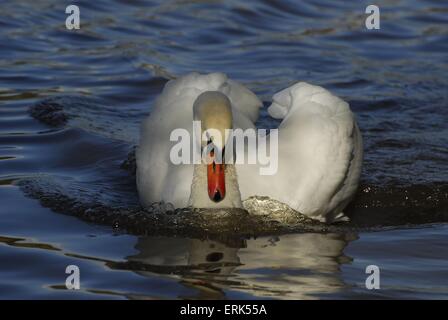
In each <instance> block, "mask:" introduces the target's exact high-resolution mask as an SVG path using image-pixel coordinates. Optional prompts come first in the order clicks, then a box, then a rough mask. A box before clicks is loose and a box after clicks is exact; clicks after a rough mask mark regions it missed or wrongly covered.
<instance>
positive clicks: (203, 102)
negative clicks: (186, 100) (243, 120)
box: [193, 91, 232, 202]
mask: <svg viewBox="0 0 448 320" xmlns="http://www.w3.org/2000/svg"><path fill="white" fill-rule="evenodd" d="M193 118H194V120H195V121H200V123H201V126H200V128H201V132H200V133H199V132H198V134H197V136H198V137H200V139H201V141H200V145H201V150H204V148H205V152H206V153H207V154H206V159H207V161H206V164H207V185H208V186H207V189H208V196H209V198H210V199H211V200H212V201H214V202H220V201H221V200H222V199H224V197H225V195H226V188H225V164H224V151H225V146H226V144H227V141H228V139H229V136H230V129H232V107H231V103H230V100H229V98H227V96H226V95H224V94H223V93H221V92H219V91H206V92H204V93H202V94H200V95H199V96H198V97H197V99H196V100H195V102H194V104H193Z"/></svg>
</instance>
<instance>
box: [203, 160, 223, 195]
mask: <svg viewBox="0 0 448 320" xmlns="http://www.w3.org/2000/svg"><path fill="white" fill-rule="evenodd" d="M211 155H212V156H213V153H211ZM224 170H225V167H224V164H220V163H216V162H215V160H213V162H212V163H210V164H208V165H207V183H208V196H209V198H210V199H211V200H212V201H214V202H219V201H221V200H222V199H224V197H225V196H226V180H225V176H224Z"/></svg>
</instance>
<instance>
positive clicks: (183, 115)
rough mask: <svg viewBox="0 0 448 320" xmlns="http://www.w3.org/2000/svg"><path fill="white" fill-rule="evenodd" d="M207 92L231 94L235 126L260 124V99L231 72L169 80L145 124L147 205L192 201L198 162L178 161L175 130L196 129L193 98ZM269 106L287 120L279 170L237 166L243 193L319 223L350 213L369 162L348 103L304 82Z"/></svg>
mask: <svg viewBox="0 0 448 320" xmlns="http://www.w3.org/2000/svg"><path fill="white" fill-rule="evenodd" d="M205 91H219V92H221V93H223V94H225V95H226V96H227V97H228V98H229V100H230V102H231V107H232V116H233V128H234V129H235V128H242V129H247V128H255V125H254V123H255V122H256V121H257V119H258V114H259V108H260V107H261V106H262V103H261V101H260V100H259V99H258V98H257V97H256V95H255V94H253V93H252V92H251V91H250V90H248V89H247V88H245V87H244V86H242V85H241V84H239V83H237V82H235V81H233V80H230V79H228V78H227V77H226V76H225V75H224V74H222V73H212V74H208V75H200V74H198V73H191V74H188V75H186V76H184V77H181V78H178V79H176V80H171V81H169V82H168V83H167V84H166V86H165V88H164V90H163V92H162V94H161V95H160V96H159V97H158V98H157V100H156V102H155V105H154V106H153V108H152V111H151V114H150V116H149V117H148V118H147V119H145V120H144V122H143V124H142V127H141V134H140V145H139V147H138V149H137V187H138V191H139V196H140V199H141V202H142V204H143V205H150V204H151V203H153V202H158V201H165V202H170V203H172V204H173V205H174V206H175V207H177V208H180V207H187V206H188V205H189V204H190V203H191V199H190V195H191V194H192V190H191V188H192V181H193V175H194V165H193V164H190V165H184V164H182V165H174V164H172V163H171V161H170V158H169V154H170V149H171V147H172V146H173V145H174V144H175V142H172V141H170V133H171V132H172V130H174V129H176V128H184V129H186V130H188V131H189V133H190V134H191V135H192V121H193V103H194V101H195V100H196V98H197V97H198V96H199V95H200V94H201V93H203V92H205ZM268 112H269V114H270V115H271V116H272V117H274V118H277V119H283V120H282V122H281V124H280V126H279V136H278V142H279V144H278V171H277V173H276V174H275V175H260V174H259V165H249V164H237V165H235V168H236V174H237V177H236V180H237V181H238V188H239V191H240V194H241V199H242V200H245V199H247V198H248V197H250V196H268V197H270V198H272V199H275V200H278V201H280V202H283V203H285V204H287V205H288V206H290V207H291V208H292V209H295V210H297V211H299V212H300V213H302V214H305V215H307V216H309V217H311V218H314V219H318V220H320V221H325V222H332V221H335V220H340V219H343V218H344V216H343V215H342V210H343V209H344V207H345V206H346V205H347V204H348V202H349V201H350V199H351V198H352V197H353V195H354V193H355V191H356V188H357V186H358V180H359V176H360V172H361V164H362V138H361V134H360V132H359V129H358V126H357V125H356V122H355V119H354V115H353V114H352V112H351V111H350V108H349V105H348V104H347V103H346V102H345V101H343V100H341V99H340V98H338V97H336V96H334V95H332V94H331V93H330V92H328V91H327V90H325V89H323V88H321V87H318V86H313V85H310V84H307V83H304V82H299V83H297V84H295V85H293V86H291V87H289V88H287V89H285V90H282V91H280V92H278V93H276V94H275V95H274V96H273V103H272V105H271V106H270V107H269V109H268ZM267 143H268V144H269V136H268V140H267ZM237 156H238V155H237ZM226 183H227V181H226ZM196 187H197V186H196ZM236 203H238V202H236ZM211 204H213V203H212V202H211ZM211 207H213V205H211Z"/></svg>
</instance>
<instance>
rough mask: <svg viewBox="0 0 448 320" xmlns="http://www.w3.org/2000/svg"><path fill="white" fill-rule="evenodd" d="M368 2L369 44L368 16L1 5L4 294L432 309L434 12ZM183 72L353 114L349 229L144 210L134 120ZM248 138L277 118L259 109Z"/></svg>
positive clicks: (442, 212)
mask: <svg viewBox="0 0 448 320" xmlns="http://www.w3.org/2000/svg"><path fill="white" fill-rule="evenodd" d="M72 3H75V4H78V5H79V7H80V9H81V30H78V31H69V30H67V29H66V28H65V18H66V14H65V7H66V6H67V5H68V4H72ZM376 3H377V4H378V5H379V6H380V9H381V29H380V30H371V31H369V30H366V29H365V27H364V19H365V17H366V15H365V14H364V10H365V8H366V6H367V5H368V4H370V3H369V2H368V1H329V0H328V1H325V0H310V1H301V2H298V1H286V0H285V1H268V0H265V1H228V0H226V1H224V0H222V1H198V0H196V1H193V0H192V1H137V0H136V1H118V0H116V1H105V0H104V1H103V0H99V1H73V2H70V3H64V2H61V1H19V2H12V1H8V2H6V1H2V2H0V6H1V7H0V298H45V299H47V298H64V299H72V298H86V299H91V298H113V299H115V298H117V299H122V298H128V299H134V298H150V299H153V298H162V299H164V298H181V299H187V298H188V299H190V298H193V299H196V298H251V299H252V298H276V299H277V298H279V299H285V298H286V299H288V298H294V299H296V298H305V299H315V298H323V299H326V298H422V299H427V298H443V299H447V298H448V250H446V248H448V237H447V236H446V234H447V232H448V224H447V222H448V125H447V123H448V90H447V88H448V77H447V75H448V55H447V53H448V3H446V2H443V1H429V0H427V1H412V0H402V1H400V0H395V1H377V2H376ZM190 71H199V72H203V73H205V72H213V71H221V72H225V73H227V74H228V75H229V77H231V78H234V79H237V80H239V81H241V82H243V83H244V84H245V85H247V86H248V87H249V88H250V89H252V90H253V91H254V92H255V93H257V95H259V96H260V97H261V98H262V99H263V101H266V102H268V101H270V99H271V96H272V95H273V94H274V93H275V92H277V91H279V90H281V89H283V88H285V87H287V86H289V85H291V84H292V83H294V82H296V81H298V80H303V81H307V82H311V83H314V84H318V85H321V86H324V87H326V88H328V89H330V90H331V91H333V92H334V93H336V94H338V95H340V96H341V97H343V98H344V99H346V100H347V101H349V102H350V105H351V107H352V109H353V110H354V111H355V113H356V114H357V118H358V122H359V125H360V128H361V131H362V133H363V136H364V143H365V162H364V163H365V165H364V169H363V175H362V186H361V188H360V191H359V193H358V195H357V197H356V199H355V201H354V202H353V203H352V204H351V205H350V207H349V208H348V211H347V212H348V214H349V215H350V216H351V218H352V221H351V222H350V223H347V224H343V225H337V226H328V227H325V226H322V225H320V224H310V225H309V224H307V223H303V221H299V222H298V223H297V224H295V225H294V226H293V227H291V223H288V222H285V221H283V222H281V223H279V222H275V223H273V222H272V221H270V220H269V219H268V220H263V219H261V220H260V221H255V222H254V221H247V219H246V218H245V217H244V216H241V217H239V219H237V220H235V219H234V218H223V219H220V220H219V221H215V224H216V225H213V226H211V227H210V225H209V226H208V228H209V229H207V230H205V231H204V221H203V220H207V219H205V218H204V219H203V220H201V214H202V213H201V212H199V213H197V212H196V213H191V212H181V211H173V210H172V209H171V208H170V207H169V205H166V204H160V205H157V206H155V207H153V208H151V209H149V210H142V209H141V208H140V207H139V204H138V198H137V194H136V190H135V178H134V176H133V174H132V168H129V167H130V166H132V149H133V146H135V145H136V144H137V143H138V126H139V123H140V121H141V120H142V119H143V118H144V117H145V116H146V115H147V114H148V113H149V112H150V107H151V103H152V102H153V101H154V99H155V97H156V95H157V94H158V93H159V92H160V91H161V89H162V88H163V85H164V84H165V82H166V81H167V80H169V79H171V78H175V77H176V76H178V75H181V74H184V73H186V72H190ZM259 125H260V127H275V126H276V125H277V123H276V122H274V121H272V120H270V119H269V118H268V116H267V113H266V110H265V109H264V110H263V112H262V117H261V119H260V121H259ZM128 157H129V159H130V161H127V162H126V161H125V160H126V159H127V158H128ZM129 164H131V165H129ZM232 217H233V216H232ZM208 222H210V221H208ZM251 223H252V225H251ZM254 236H255V237H254ZM69 264H75V265H77V266H79V267H80V270H81V290H79V291H68V290H66V289H65V285H64V284H65V277H66V274H65V273H64V271H65V268H66V266H67V265H69ZM371 264H374V265H377V266H379V267H380V270H381V289H380V290H374V291H371V290H367V289H366V288H365V285H364V281H365V279H366V276H367V275H366V274H365V268H366V266H368V265H371Z"/></svg>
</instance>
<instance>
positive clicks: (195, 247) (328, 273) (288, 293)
mask: <svg viewBox="0 0 448 320" xmlns="http://www.w3.org/2000/svg"><path fill="white" fill-rule="evenodd" d="M355 239H357V235H356V234H353V233H348V234H347V233H346V234H335V233H327V234H323V233H302V234H290V235H283V236H280V237H270V238H259V239H252V240H242V239H226V240H222V241H220V242H218V241H212V240H199V239H185V238H168V237H141V238H139V239H138V242H137V244H136V249H137V250H138V251H139V253H138V254H136V255H133V256H129V257H128V258H127V263H126V264H127V267H129V268H131V269H132V270H133V271H135V272H136V273H137V274H139V275H142V276H148V277H152V276H153V275H154V273H157V274H166V275H167V276H170V277H177V278H179V279H180V283H181V284H183V285H185V286H186V287H189V288H192V289H195V290H196V291H195V292H196V293H194V294H193V295H192V296H180V297H179V298H184V299H222V298H226V296H227V295H228V293H229V292H232V296H235V297H244V296H245V294H247V295H248V296H257V297H262V298H275V299H313V294H325V293H334V292H337V291H340V290H343V289H344V288H345V287H346V285H345V284H344V282H343V280H342V278H341V275H340V266H341V265H342V264H344V263H349V262H350V261H351V258H349V257H347V256H345V255H344V253H343V251H344V248H345V247H346V246H347V244H348V243H349V242H350V241H352V240H355Z"/></svg>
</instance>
